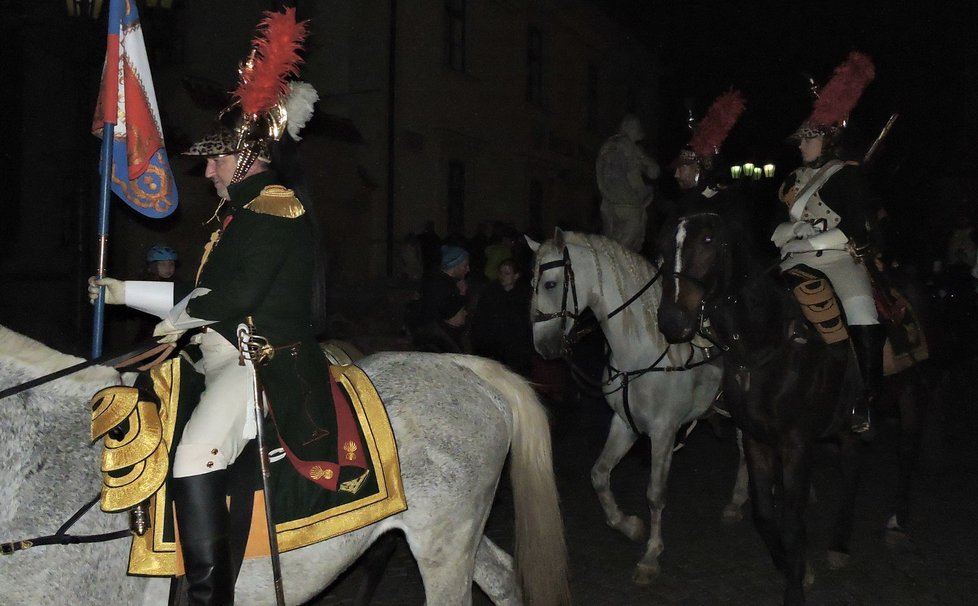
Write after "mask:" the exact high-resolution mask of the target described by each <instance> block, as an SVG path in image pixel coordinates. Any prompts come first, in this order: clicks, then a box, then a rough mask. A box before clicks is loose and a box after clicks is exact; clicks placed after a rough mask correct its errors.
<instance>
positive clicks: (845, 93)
mask: <svg viewBox="0 0 978 606" xmlns="http://www.w3.org/2000/svg"><path fill="white" fill-rule="evenodd" d="M875 76H876V69H875V68H874V67H873V60H872V59H870V58H869V56H868V55H866V54H864V53H860V52H857V51H853V52H851V53H849V56H848V57H846V60H845V61H843V62H842V64H841V65H839V66H838V67H837V68H835V72H833V74H832V79H831V80H829V81H828V82H827V83H826V84H825V85H824V86H822V87H821V88H819V87H816V86H813V87H812V92H813V93H814V94H815V103H814V104H813V107H812V113H811V115H809V116H808V118H807V119H806V120H805V121H804V122H802V123H801V126H799V127H798V129H797V130H796V131H795V132H794V133H792V135H791V137H789V138H790V139H810V138H813V137H818V136H821V135H830V136H834V135H837V134H839V132H841V130H842V129H843V128H845V125H846V121H847V120H848V119H849V114H850V112H852V110H853V108H854V107H856V103H858V102H859V98H860V97H861V96H862V94H863V91H864V90H866V87H867V86H869V83H870V82H872V81H873V78H874V77H875Z"/></svg>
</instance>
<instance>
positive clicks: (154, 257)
mask: <svg viewBox="0 0 978 606" xmlns="http://www.w3.org/2000/svg"><path fill="white" fill-rule="evenodd" d="M178 260H179V257H178V256H177V251H175V250H173V249H172V248H170V247H169V246H167V245H166V244H157V245H155V246H152V247H150V249H149V250H148V251H146V276H147V278H148V279H150V280H171V279H173V275H174V274H175V273H176V271H177V261H178Z"/></svg>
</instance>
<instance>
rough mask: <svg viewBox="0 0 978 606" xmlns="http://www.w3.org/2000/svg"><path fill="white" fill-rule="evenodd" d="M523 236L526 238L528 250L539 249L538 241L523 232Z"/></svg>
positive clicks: (534, 250)
mask: <svg viewBox="0 0 978 606" xmlns="http://www.w3.org/2000/svg"><path fill="white" fill-rule="evenodd" d="M523 237H524V238H526V245H527V246H529V247H530V250H532V251H533V252H536V251H538V250H540V243H539V242H537V241H536V240H534V239H533V238H531V237H530V236H528V235H526V234H524V235H523Z"/></svg>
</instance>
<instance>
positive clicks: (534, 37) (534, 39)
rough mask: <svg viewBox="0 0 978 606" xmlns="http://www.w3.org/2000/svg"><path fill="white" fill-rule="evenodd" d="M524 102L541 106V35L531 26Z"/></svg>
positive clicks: (527, 49) (528, 37) (537, 29)
mask: <svg viewBox="0 0 978 606" xmlns="http://www.w3.org/2000/svg"><path fill="white" fill-rule="evenodd" d="M526 100H527V101H529V102H530V103H532V104H533V105H543V34H542V33H541V32H540V28H539V27H536V26H535V25H531V26H530V28H529V31H528V35H527V45H526Z"/></svg>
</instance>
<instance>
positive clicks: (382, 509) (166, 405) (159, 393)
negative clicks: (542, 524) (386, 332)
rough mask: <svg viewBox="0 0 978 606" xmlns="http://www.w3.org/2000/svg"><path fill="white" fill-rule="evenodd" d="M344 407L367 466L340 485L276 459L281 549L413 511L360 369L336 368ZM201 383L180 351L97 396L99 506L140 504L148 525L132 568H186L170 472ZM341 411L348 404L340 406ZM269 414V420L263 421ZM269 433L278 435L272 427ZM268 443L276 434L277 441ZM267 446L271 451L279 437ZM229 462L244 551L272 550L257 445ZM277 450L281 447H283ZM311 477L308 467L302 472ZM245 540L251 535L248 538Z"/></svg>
mask: <svg viewBox="0 0 978 606" xmlns="http://www.w3.org/2000/svg"><path fill="white" fill-rule="evenodd" d="M329 372H330V381H331V387H332V389H333V393H334V398H333V399H334V404H335V406H336V407H337V408H339V407H341V406H342V407H345V408H346V409H347V410H346V413H345V414H349V415H350V416H352V417H353V419H354V420H355V422H356V429H357V432H358V433H359V435H360V438H361V443H362V445H363V447H364V450H365V452H364V453H363V455H364V457H363V458H364V459H365V461H366V466H365V468H352V467H350V468H346V467H344V468H342V469H343V472H342V473H341V474H340V477H339V481H338V483H337V490H335V491H330V490H326V489H323V488H322V487H321V486H320V485H319V484H317V483H315V482H311V481H309V480H308V479H307V478H306V477H304V472H303V471H300V470H298V469H296V468H295V467H294V466H293V465H292V463H291V462H290V459H289V458H288V457H281V458H278V459H275V460H274V461H273V462H272V464H271V469H272V478H271V486H272V493H273V494H272V503H273V511H274V514H275V519H274V522H275V529H276V534H277V538H278V545H279V550H280V551H281V552H286V551H291V550H293V549H298V548H301V547H305V546H307V545H311V544H313V543H317V542H319V541H323V540H326V539H329V538H332V537H334V536H337V535H340V534H343V533H346V532H350V531H353V530H356V529H359V528H362V527H364V526H367V525H370V524H373V523H375V522H377V521H379V520H381V519H383V518H386V517H388V516H390V515H393V514H395V513H398V512H401V511H403V510H404V509H406V508H407V504H406V501H405V498H404V491H403V487H402V485H401V477H400V462H399V460H398V455H397V446H396V443H395V441H394V435H393V432H392V429H391V426H390V421H389V419H388V417H387V412H386V410H385V409H384V406H383V403H382V402H381V400H380V397H379V395H378V394H377V392H376V389H374V387H373V385H372V384H371V382H370V379H369V378H368V377H367V376H366V375H365V374H364V373H363V371H361V370H360V369H359V368H357V367H356V366H352V365H348V366H340V365H334V366H330V368H329ZM202 390H203V377H202V376H201V375H199V374H198V373H197V372H196V371H194V370H193V368H192V366H190V364H189V363H188V362H186V361H185V360H183V359H182V358H179V357H178V358H174V359H171V360H168V361H166V362H164V363H163V364H160V365H159V366H156V367H154V368H153V369H152V370H151V371H150V372H149V373H147V374H144V375H141V376H140V377H139V379H137V382H136V385H135V386H134V387H126V386H113V387H109V388H106V389H103V390H102V391H100V392H98V393H97V394H96V395H95V396H94V397H93V398H92V406H93V409H92V410H93V413H92V414H93V425H92V436H93V439H98V438H99V437H101V438H102V439H103V449H104V450H103V456H102V465H101V467H102V476H103V487H102V495H101V506H102V509H103V510H104V511H107V512H122V511H126V510H128V509H131V508H133V507H137V508H141V509H142V511H143V514H142V515H143V517H144V519H145V520H146V522H147V524H146V526H144V528H142V529H140V530H142V531H143V532H142V533H139V532H137V533H136V534H135V535H134V536H133V543H132V549H131V551H130V559H129V568H128V572H129V574H137V575H146V576H173V575H181V574H183V562H182V558H181V557H180V554H181V551H180V548H179V539H178V532H177V529H176V525H175V523H174V516H173V514H172V512H173V506H172V498H171V497H169V496H168V491H167V482H166V479H167V475H168V470H169V465H170V464H171V463H172V457H173V455H174V452H175V450H176V449H175V447H174V446H175V443H176V439H178V437H179V436H180V435H181V434H182V430H183V425H184V424H185V423H186V421H187V419H188V418H189V416H190V412H191V409H192V406H180V401H181V400H183V401H185V402H196V401H197V397H198V396H199V394H200V392H201V391H202ZM341 412H342V411H341ZM268 422H269V419H268V418H266V423H268ZM266 435H268V436H271V437H272V438H275V437H277V436H276V432H275V431H274V427H269V431H267V432H266ZM269 441H273V440H272V439H270V440H269ZM274 441H275V442H276V443H273V444H269V445H268V446H269V450H270V451H272V452H274V451H275V449H276V448H279V443H277V440H274ZM253 446H254V444H253V443H252V444H250V445H249V448H247V449H246V450H245V452H243V453H242V455H241V456H240V457H239V458H238V460H237V461H236V462H235V464H234V465H233V466H232V467H231V469H230V471H231V475H232V477H235V478H237V480H233V481H232V487H231V489H230V490H229V492H230V493H231V494H230V495H229V510H230V516H231V523H232V526H236V527H238V528H239V530H237V531H234V534H235V535H236V536H240V537H241V540H240V541H238V543H239V545H236V546H235V545H232V550H233V551H235V552H236V553H237V554H238V558H239V560H240V558H242V557H243V558H252V557H262V556H267V555H268V554H269V547H268V544H269V541H268V531H267V524H266V521H265V505H264V503H265V500H264V494H263V492H262V490H261V480H260V475H259V474H258V473H257V468H258V465H257V457H256V456H255V453H256V452H257V448H253ZM279 450H281V449H280V448H279ZM305 475H308V474H305ZM245 537H246V538H245Z"/></svg>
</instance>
